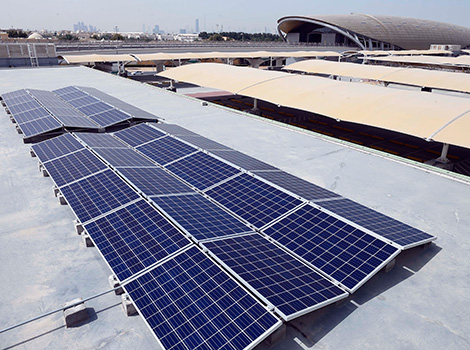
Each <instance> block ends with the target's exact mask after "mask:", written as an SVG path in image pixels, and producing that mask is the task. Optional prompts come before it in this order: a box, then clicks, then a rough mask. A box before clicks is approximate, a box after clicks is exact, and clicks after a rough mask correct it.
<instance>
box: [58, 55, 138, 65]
mask: <svg viewBox="0 0 470 350" xmlns="http://www.w3.org/2000/svg"><path fill="white" fill-rule="evenodd" d="M59 57H62V58H63V59H64V60H65V61H66V62H67V63H69V64H73V63H87V62H136V61H137V60H136V59H135V58H134V57H132V56H131V55H126V54H121V55H97V54H91V55H63V56H59Z"/></svg>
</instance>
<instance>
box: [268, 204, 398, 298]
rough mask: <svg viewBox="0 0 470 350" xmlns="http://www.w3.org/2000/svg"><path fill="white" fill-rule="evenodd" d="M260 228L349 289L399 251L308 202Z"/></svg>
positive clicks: (365, 278)
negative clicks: (270, 224)
mask: <svg viewBox="0 0 470 350" xmlns="http://www.w3.org/2000/svg"><path fill="white" fill-rule="evenodd" d="M263 232H264V233H265V234H267V235H268V236H270V237H272V238H273V239H275V240H276V241H278V242H279V243H281V244H282V245H284V246H285V247H286V248H288V249H290V250H291V251H292V252H294V253H295V254H297V255H298V256H300V257H301V258H303V259H304V260H305V261H307V262H309V263H310V264H312V265H313V266H315V267H316V268H318V269H319V270H321V271H322V272H324V273H325V274H327V275H329V276H331V277H332V278H334V279H335V280H336V281H338V282H340V283H342V284H343V285H344V286H345V287H346V288H348V290H349V291H351V292H353V291H355V290H356V289H357V288H359V287H360V286H361V285H362V284H363V283H365V282H366V281H367V280H368V279H369V278H370V277H372V276H373V275H374V274H375V273H376V272H377V271H378V270H380V269H381V268H382V267H383V266H385V265H386V264H387V263H388V262H389V261H391V260H392V259H393V258H394V257H395V256H396V255H397V254H398V253H399V252H400V250H399V249H398V248H395V247H393V246H391V245H389V244H387V243H385V242H383V241H381V240H379V239H378V238H375V237H374V236H372V235H370V234H368V233H365V232H364V231H362V230H360V229H357V228H355V227H353V226H351V225H349V224H347V223H345V222H344V221H342V220H339V219H337V218H335V217H333V216H331V215H328V214H327V213H324V212H322V211H320V210H318V209H316V208H314V207H311V206H309V205H307V206H304V207H302V208H300V209H298V210H296V211H295V212H293V213H291V214H290V215H288V216H287V217H285V218H283V219H282V220H280V221H279V222H277V223H275V224H274V225H272V226H271V227H268V228H267V229H264V230H263Z"/></svg>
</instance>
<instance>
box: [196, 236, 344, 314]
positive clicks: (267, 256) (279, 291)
mask: <svg viewBox="0 0 470 350" xmlns="http://www.w3.org/2000/svg"><path fill="white" fill-rule="evenodd" d="M204 245H205V246H206V247H207V248H208V249H209V250H210V251H211V252H212V253H214V254H215V255H216V256H217V258H218V259H220V260H221V261H222V262H223V263H224V264H225V265H227V266H228V267H229V268H230V269H232V270H233V271H234V272H235V273H236V274H238V275H239V276H240V277H241V278H242V279H243V280H245V281H246V282H247V283H248V284H249V285H250V286H251V287H252V288H254V289H255V290H256V291H257V292H258V293H260V294H261V295H262V296H263V297H265V298H266V299H268V301H269V302H270V303H271V304H273V305H274V306H275V307H276V308H278V310H279V311H281V312H282V313H283V314H284V315H285V317H284V318H285V319H286V320H287V319H289V318H291V317H296V316H300V315H301V314H303V313H306V312H309V311H313V310H314V309H315V308H319V307H322V306H326V305H327V304H330V303H333V302H335V301H337V300H339V299H342V298H344V297H346V296H348V295H349V294H348V293H347V292H345V291H344V290H342V289H340V288H338V287H337V286H335V285H334V284H333V283H332V282H331V281H329V280H327V279H326V278H324V277H322V276H321V275H320V274H319V273H317V272H315V271H314V270H313V269H311V268H310V267H307V266H306V265H305V264H303V263H301V262H300V261H299V260H297V259H296V258H294V257H293V256H292V255H290V254H288V253H287V252H285V251H284V250H282V249H280V248H279V247H277V246H276V245H275V244H274V243H271V242H269V241H268V240H267V239H265V238H263V237H261V236H260V235H258V234H254V235H248V236H241V237H236V238H226V239H223V240H218V241H213V242H207V243H204Z"/></svg>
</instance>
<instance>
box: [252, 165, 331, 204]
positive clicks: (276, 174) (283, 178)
mask: <svg viewBox="0 0 470 350" xmlns="http://www.w3.org/2000/svg"><path fill="white" fill-rule="evenodd" d="M254 173H255V174H256V175H258V176H260V177H262V178H263V179H266V180H268V181H270V182H272V183H273V184H276V185H278V186H280V187H282V188H285V189H286V190H288V191H290V192H292V193H295V194H296V195H298V196H300V197H303V198H305V199H308V200H315V199H317V200H318V199H325V198H337V197H340V196H339V195H337V194H336V193H334V192H331V191H328V190H326V189H324V188H323V187H320V186H317V185H314V184H312V183H310V182H308V181H305V180H303V179H301V178H299V177H297V176H294V175H291V174H289V173H286V172H284V171H281V170H279V171H255V172H254Z"/></svg>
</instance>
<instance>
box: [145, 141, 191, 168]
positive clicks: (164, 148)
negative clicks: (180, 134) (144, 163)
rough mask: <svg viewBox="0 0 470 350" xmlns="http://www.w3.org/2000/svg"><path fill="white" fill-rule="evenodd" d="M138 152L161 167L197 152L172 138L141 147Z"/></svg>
mask: <svg viewBox="0 0 470 350" xmlns="http://www.w3.org/2000/svg"><path fill="white" fill-rule="evenodd" d="M137 150H139V151H140V152H142V153H143V154H145V155H146V156H147V157H149V158H150V159H152V160H154V161H155V162H157V163H158V164H161V165H165V164H168V163H170V162H172V161H174V160H177V159H179V158H181V157H184V156H187V155H189V154H191V153H193V152H196V151H197V149H196V148H194V147H192V146H189V145H188V144H186V143H184V142H181V141H178V140H176V139H174V138H172V137H170V136H167V137H163V138H161V139H158V140H155V141H152V142H149V143H147V144H145V145H142V146H139V147H137Z"/></svg>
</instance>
